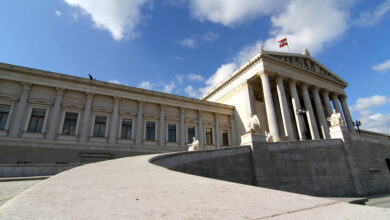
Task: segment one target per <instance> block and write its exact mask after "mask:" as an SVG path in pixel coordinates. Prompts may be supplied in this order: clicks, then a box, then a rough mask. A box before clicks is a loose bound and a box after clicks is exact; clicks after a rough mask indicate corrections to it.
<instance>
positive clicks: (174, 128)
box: [0, 63, 239, 151]
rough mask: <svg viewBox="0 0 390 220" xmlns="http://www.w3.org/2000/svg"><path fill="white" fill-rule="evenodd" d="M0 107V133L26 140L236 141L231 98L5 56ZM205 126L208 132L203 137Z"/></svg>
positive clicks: (177, 144)
mask: <svg viewBox="0 0 390 220" xmlns="http://www.w3.org/2000/svg"><path fill="white" fill-rule="evenodd" d="M0 107H2V108H1V110H2V121H4V125H2V127H1V133H0V135H1V136H3V137H7V138H20V141H25V142H28V140H29V139H34V140H35V139H45V140H53V141H61V143H64V142H69V143H107V144H111V145H112V146H115V145H118V146H131V145H136V146H156V147H157V148H158V149H161V148H167V149H172V150H176V151H177V150H178V149H183V150H186V148H187V145H188V144H189V143H191V142H192V135H194V136H195V137H196V138H197V139H198V140H199V141H200V149H215V148H222V147H231V146H237V145H239V143H237V142H236V141H237V139H236V138H233V137H232V136H236V135H235V131H234V129H233V130H232V126H234V123H232V121H233V112H234V107H233V106H229V105H225V104H219V103H212V102H208V101H201V100H197V99H192V98H186V97H181V96H175V95H169V94H164V93H160V92H155V91H149V90H144V89H138V88H132V87H128V86H122V85H117V84H112V83H106V82H101V81H96V80H88V79H84V78H80V77H73V76H68V75H63V74H58V73H52V72H47V71H41V70H35V69H30V68H25V67H19V66H13V65H8V64H2V63H1V64H0ZM2 123H3V122H2ZM206 130H207V131H210V130H211V135H212V137H211V141H209V142H207V143H206V140H205V139H204V137H205V136H206ZM226 131H227V132H226ZM224 132H225V133H227V134H228V141H227V142H226V140H225V141H224V140H223V139H222V137H223V135H222V134H223V133H224Z"/></svg>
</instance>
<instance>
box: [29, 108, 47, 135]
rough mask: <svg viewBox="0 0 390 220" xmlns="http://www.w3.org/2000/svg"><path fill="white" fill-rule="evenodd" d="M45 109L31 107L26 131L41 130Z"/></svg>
mask: <svg viewBox="0 0 390 220" xmlns="http://www.w3.org/2000/svg"><path fill="white" fill-rule="evenodd" d="M45 115H46V109H40V108H33V109H32V112H31V118H30V123H29V124H28V129H27V131H28V132H42V128H43V121H44V120H45Z"/></svg>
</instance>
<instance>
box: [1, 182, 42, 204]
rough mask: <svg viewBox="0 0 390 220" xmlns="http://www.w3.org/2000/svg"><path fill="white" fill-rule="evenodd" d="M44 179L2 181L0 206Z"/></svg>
mask: <svg viewBox="0 0 390 220" xmlns="http://www.w3.org/2000/svg"><path fill="white" fill-rule="evenodd" d="M41 181H42V180H26V181H9V182H0V206H1V205H3V204H4V203H6V202H7V201H8V200H10V199H12V198H13V197H15V196H17V195H18V194H19V193H21V192H23V191H24V190H26V189H28V188H30V187H31V186H33V185H35V184H37V183H39V182H41Z"/></svg>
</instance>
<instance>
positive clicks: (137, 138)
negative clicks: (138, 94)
mask: <svg viewBox="0 0 390 220" xmlns="http://www.w3.org/2000/svg"><path fill="white" fill-rule="evenodd" d="M143 109H144V102H142V101H138V111H137V128H136V129H137V130H136V131H137V134H136V136H135V144H136V145H141V144H142V133H143V129H142V127H143V126H142V125H143V121H142V120H143V119H142V118H143V117H142V116H143Z"/></svg>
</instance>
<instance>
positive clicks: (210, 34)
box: [202, 31, 219, 42]
mask: <svg viewBox="0 0 390 220" xmlns="http://www.w3.org/2000/svg"><path fill="white" fill-rule="evenodd" d="M218 37H219V35H218V34H217V33H214V32H212V31H209V32H207V33H205V34H204V35H203V36H202V39H203V40H205V41H208V42H213V41H215V40H216V39H218Z"/></svg>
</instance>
